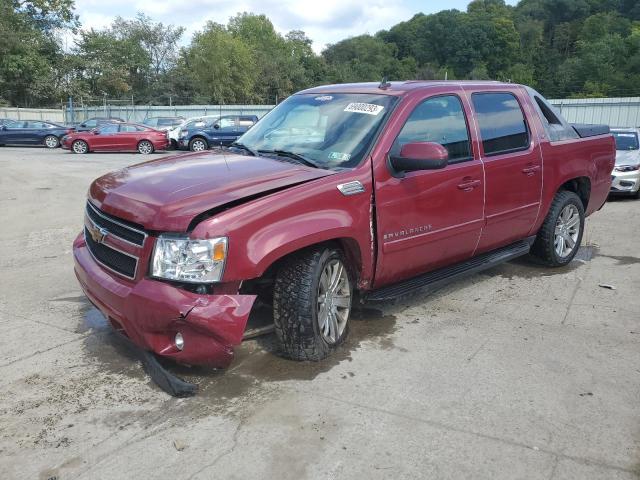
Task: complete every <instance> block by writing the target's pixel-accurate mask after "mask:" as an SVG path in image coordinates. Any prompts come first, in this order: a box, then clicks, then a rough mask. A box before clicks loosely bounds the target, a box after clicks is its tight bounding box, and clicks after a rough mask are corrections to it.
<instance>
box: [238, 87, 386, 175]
mask: <svg viewBox="0 0 640 480" xmlns="http://www.w3.org/2000/svg"><path fill="white" fill-rule="evenodd" d="M395 101H396V98H395V97H392V96H389V95H376V94H352V93H350V94H345V93H332V94H298V95H293V96H291V97H289V98H288V99H286V100H285V101H284V102H282V103H281V104H280V105H278V106H277V107H275V108H274V109H273V110H271V111H270V112H269V113H268V114H267V115H265V116H264V118H262V119H261V120H260V121H259V122H258V123H256V125H255V126H254V127H252V128H251V129H250V130H249V131H248V132H247V133H245V134H244V135H243V136H242V137H240V138H239V139H238V143H240V144H242V145H244V146H245V147H247V148H249V149H251V150H252V151H253V152H258V153H259V154H269V153H273V154H276V155H280V156H282V157H283V158H288V159H289V161H292V160H293V161H295V160H296V158H295V157H296V156H298V157H304V158H305V159H307V160H308V161H309V163H313V164H315V165H316V166H318V167H321V168H326V169H341V168H353V167H355V166H357V165H358V164H359V163H360V161H361V160H362V158H363V157H364V155H365V154H366V152H367V150H368V149H369V146H370V145H371V142H372V141H373V139H374V138H375V136H376V133H377V132H378V130H379V128H380V126H381V125H382V124H383V121H384V119H385V118H386V117H387V116H388V115H389V112H390V110H391V108H392V107H393V105H394V104H395ZM298 160H299V159H298ZM302 163H304V162H302Z"/></svg>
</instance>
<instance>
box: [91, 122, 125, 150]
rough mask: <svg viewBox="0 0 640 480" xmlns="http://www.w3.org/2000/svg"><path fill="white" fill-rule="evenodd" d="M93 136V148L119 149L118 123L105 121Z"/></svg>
mask: <svg viewBox="0 0 640 480" xmlns="http://www.w3.org/2000/svg"><path fill="white" fill-rule="evenodd" d="M96 132H98V133H95V132H94V134H93V137H92V138H91V139H90V140H89V142H90V145H91V149H92V150H117V149H118V135H117V134H118V125H117V124H115V123H105V124H102V125H100V126H99V127H98V128H97V130H96Z"/></svg>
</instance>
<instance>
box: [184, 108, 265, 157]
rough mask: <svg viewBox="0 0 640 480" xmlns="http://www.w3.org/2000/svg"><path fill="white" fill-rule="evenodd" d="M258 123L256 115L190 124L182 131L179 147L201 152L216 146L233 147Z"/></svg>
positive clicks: (229, 116)
mask: <svg viewBox="0 0 640 480" xmlns="http://www.w3.org/2000/svg"><path fill="white" fill-rule="evenodd" d="M257 121H258V117H257V116H255V115H223V116H222V117H215V118H212V119H207V120H205V121H203V122H196V123H192V124H190V125H189V124H188V126H187V128H184V129H182V130H181V131H180V134H179V140H178V147H179V148H182V149H189V150H191V151H194V152H199V151H201V150H207V149H208V148H210V147H212V146H214V145H231V144H232V143H233V142H235V141H236V140H237V139H238V137H240V136H241V135H242V134H243V133H245V132H246V131H247V130H249V129H250V128H251V127H252V126H253V125H254V124H255V123H256V122H257Z"/></svg>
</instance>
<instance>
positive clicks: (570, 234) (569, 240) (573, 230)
mask: <svg viewBox="0 0 640 480" xmlns="http://www.w3.org/2000/svg"><path fill="white" fill-rule="evenodd" d="M579 235H580V212H579V211H578V207H576V206H575V205H573V204H569V205H566V206H565V207H564V208H563V209H562V211H561V212H560V215H559V216H558V220H557V221H556V229H555V236H554V247H555V251H556V255H558V257H560V258H566V257H568V256H569V255H570V254H571V252H573V250H574V248H576V244H577V243H578V236H579Z"/></svg>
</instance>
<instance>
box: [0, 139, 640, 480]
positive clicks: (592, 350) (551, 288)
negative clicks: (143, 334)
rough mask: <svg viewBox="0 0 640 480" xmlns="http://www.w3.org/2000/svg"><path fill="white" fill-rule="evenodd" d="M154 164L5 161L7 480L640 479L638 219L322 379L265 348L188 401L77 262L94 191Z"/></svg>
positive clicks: (210, 378) (367, 312) (0, 416)
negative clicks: (88, 284)
mask: <svg viewBox="0 0 640 480" xmlns="http://www.w3.org/2000/svg"><path fill="white" fill-rule="evenodd" d="M161 155H166V154H156V155H153V156H152V158H157V157H159V156H161ZM148 159H149V158H148V157H142V156H140V155H133V154H91V155H86V156H76V155H72V154H69V153H67V152H63V151H60V150H56V151H50V150H45V149H41V148H8V147H4V148H0V167H1V168H2V172H3V174H2V176H0V222H1V224H2V229H1V230H0V245H1V246H2V248H1V249H0V267H1V269H0V271H1V272H2V273H1V274H0V291H1V292H2V296H1V297H0V327H2V330H3V333H4V335H2V338H1V339H0V346H1V347H2V348H1V349H0V373H1V374H2V378H3V379H4V384H5V387H4V389H3V394H2V395H1V396H0V472H1V473H2V475H1V477H2V478H3V479H48V478H51V477H56V478H57V479H58V480H67V479H98V478H110V479H112V480H113V479H131V478H135V479H157V478H176V479H194V480H195V479H201V480H203V479H211V478H230V479H233V478H237V479H244V478H278V479H301V478H311V479H316V478H317V479H325V478H326V479H330V478H341V479H343V478H363V477H367V478H368V479H370V480H374V479H383V478H394V479H403V478H407V479H409V478H411V479H413V478H434V479H435V478H438V479H441V478H451V479H460V478H469V479H474V480H475V479H491V480H496V479H527V480H530V479H544V480H549V479H581V480H582V479H607V480H609V479H638V478H639V477H640V402H639V399H640V295H639V294H638V292H639V288H640V242H638V239H639V238H640V201H633V200H626V199H623V200H614V201H611V202H609V203H607V204H606V205H605V207H604V209H603V210H602V211H600V212H597V213H596V214H594V215H593V216H592V217H591V218H589V219H588V221H587V228H586V232H585V237H584V240H583V245H584V246H583V249H582V250H581V252H580V253H579V256H578V259H577V260H574V261H573V262H572V263H571V264H570V265H569V266H567V267H565V268H562V269H557V270H548V269H545V268H543V267H540V266H537V265H535V264H533V263H531V262H529V261H527V260H526V259H519V260H516V261H514V262H511V263H508V264H505V265H502V266H499V267H496V268H493V269H492V270H490V271H487V272H485V273H482V274H479V275H475V276H473V277H469V278H468V279H466V280H463V281H459V282H457V283H455V284H453V285H451V286H449V287H447V288H446V289H444V290H441V291H440V292H438V293H436V294H435V295H432V296H430V297H424V296H420V295H417V296H414V297H411V298H408V299H403V300H402V301H400V302H398V303H397V304H395V305H383V306H380V305H374V304H370V305H365V306H363V307H362V308H361V309H359V310H358V311H357V312H355V318H354V319H353V320H352V325H351V332H350V337H349V340H348V342H347V344H346V345H345V346H344V347H343V348H341V349H340V350H339V351H338V352H337V353H336V355H334V356H333V357H332V358H330V359H328V360H326V361H324V362H320V363H317V364H316V363H313V364H309V363H295V362H291V361H288V360H284V359H282V358H280V357H278V356H277V354H276V351H275V346H274V341H273V338H272V337H271V336H265V337H260V338H257V339H254V340H250V341H247V342H245V343H244V344H243V345H242V346H241V347H240V348H239V349H238V350H237V357H236V359H235V361H234V363H233V364H232V365H231V367H230V368H229V369H228V370H227V371H224V372H217V371H209V370H206V369H187V368H185V367H172V370H173V371H174V372H175V373H177V374H178V375H180V376H182V377H184V378H185V379H187V380H189V381H193V382H196V383H198V384H199V385H200V393H199V394H198V395H197V396H196V397H194V398H189V399H175V398H171V397H169V396H168V395H166V394H165V393H163V392H162V391H160V390H159V389H158V388H157V387H155V386H154V385H153V384H152V383H151V382H150V380H149V379H148V377H147V376H146V375H145V374H144V372H143V370H142V368H141V366H140V364H139V363H138V362H137V361H136V360H135V359H134V358H133V357H131V355H130V354H129V353H128V351H127V349H126V348H124V347H123V346H122V344H121V343H120V342H119V341H118V339H117V337H116V336H115V335H114V334H113V333H112V332H111V331H110V329H109V327H108V326H107V325H106V323H105V321H104V319H103V318H102V317H101V315H100V314H99V312H97V311H96V310H95V309H94V308H93V307H92V306H91V305H90V304H89V303H88V302H87V301H86V300H85V299H84V297H83V295H82V292H81V291H80V288H79V287H78V285H77V283H76V279H75V276H74V274H73V265H72V258H71V242H72V240H73V238H74V237H75V235H76V233H77V232H79V230H80V228H81V225H82V212H83V207H84V201H85V194H86V191H87V188H88V185H89V183H90V181H91V180H92V179H93V178H95V177H97V176H98V175H100V174H102V173H106V172H108V171H110V170H113V169H116V168H120V167H123V166H125V165H128V164H132V163H136V162H139V161H143V160H148ZM600 284H610V285H614V286H615V287H616V289H615V290H609V289H605V288H602V287H599V285H600ZM176 445H180V446H181V449H178V448H176Z"/></svg>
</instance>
